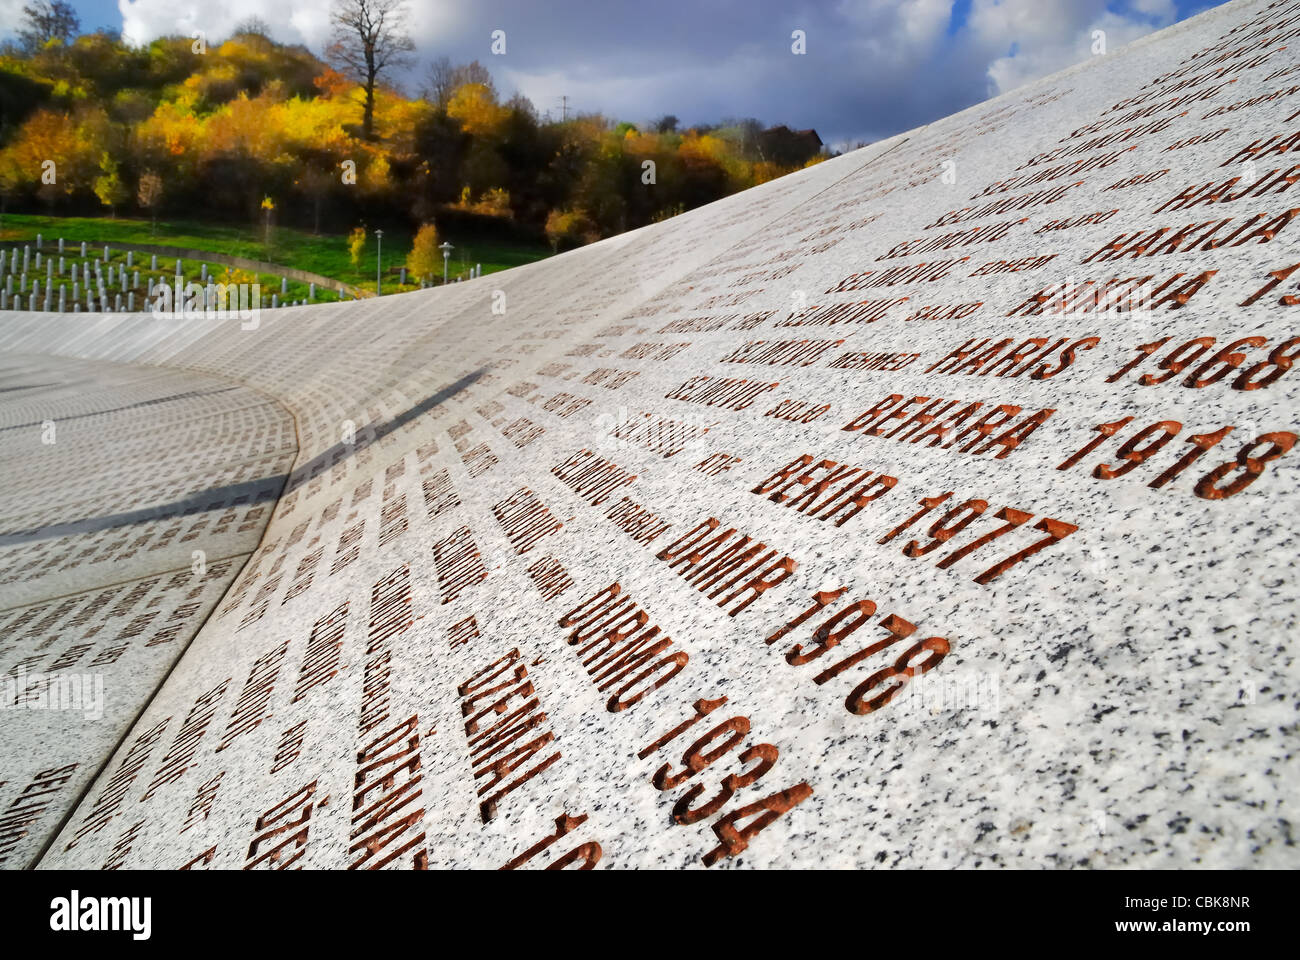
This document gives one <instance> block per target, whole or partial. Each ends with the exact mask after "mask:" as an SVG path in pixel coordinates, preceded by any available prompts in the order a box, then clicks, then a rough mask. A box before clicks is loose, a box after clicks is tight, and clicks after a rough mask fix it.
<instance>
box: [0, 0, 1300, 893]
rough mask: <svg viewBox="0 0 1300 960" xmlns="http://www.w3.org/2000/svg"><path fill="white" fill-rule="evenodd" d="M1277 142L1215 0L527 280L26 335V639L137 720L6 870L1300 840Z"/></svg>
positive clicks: (495, 863) (33, 782)
mask: <svg viewBox="0 0 1300 960" xmlns="http://www.w3.org/2000/svg"><path fill="white" fill-rule="evenodd" d="M1294 145H1300V2H1283V3H1274V4H1271V5H1270V4H1268V3H1263V2H1253V3H1252V2H1236V3H1232V4H1228V5H1226V6H1223V7H1220V8H1217V9H1215V10H1214V11H1211V12H1209V13H1206V14H1203V15H1201V16H1199V17H1196V18H1194V19H1192V20H1189V21H1186V22H1184V23H1182V24H1180V25H1178V26H1176V27H1173V28H1171V29H1169V30H1166V31H1163V32H1162V33H1159V34H1156V35H1153V36H1151V37H1149V38H1146V39H1144V40H1142V41H1140V42H1138V43H1135V44H1133V45H1132V46H1129V47H1127V48H1125V49H1123V50H1119V51H1115V52H1111V53H1109V54H1107V55H1105V56H1097V57H1094V58H1093V59H1092V60H1091V61H1090V62H1087V63H1084V64H1081V65H1079V66H1077V67H1075V68H1073V69H1071V70H1068V71H1066V72H1064V73H1062V74H1058V75H1056V76H1053V77H1050V78H1048V79H1045V80H1042V81H1039V82H1036V83H1033V84H1030V85H1028V86H1026V87H1023V88H1021V89H1019V90H1016V91H1014V92H1012V93H1010V94H1007V95H1005V96H1002V97H999V98H998V99H996V100H992V101H989V102H987V103H983V104H981V105H979V106H977V107H974V108H971V109H970V110H967V111H965V112H963V113H961V114H958V115H955V116H952V117H948V118H946V119H944V120H941V121H939V122H936V123H933V124H930V125H929V126H926V127H923V128H920V129H917V130H913V131H910V132H908V133H906V134H902V135H900V136H897V137H894V138H892V139H890V140H887V141H884V142H881V143H877V144H873V145H871V146H869V147H866V148H864V149H861V150H858V151H855V152H853V153H851V154H848V155H846V156H843V157H840V158H837V159H834V160H830V161H827V162H825V163H822V164H819V165H817V166H815V167H812V168H810V169H807V170H805V171H802V172H801V173H798V174H795V175H792V176H789V177H785V178H783V179H781V180H778V181H775V182H772V183H768V184H765V185H763V186H761V187H758V188H755V189H753V190H750V191H747V192H745V193H743V194H741V195H738V196H735V197H732V198H729V199H726V200H723V201H720V202H718V203H715V204H712V205H710V206H707V207H704V208H702V209H699V210H696V211H693V212H691V213H688V214H685V215H682V216H678V217H675V218H673V219H671V220H669V221H667V222H664V223H661V224H658V225H655V226H653V227H649V228H646V229H642V230H638V231H634V232H632V233H629V234H626V235H624V236H620V237H617V238H614V239H612V240H608V241H604V242H602V243H598V244H594V245H592V246H590V247H586V248H583V249H581V250H577V251H574V252H571V253H566V254H563V255H560V256H558V257H554V258H551V259H549V260H546V261H543V262H540V263H537V264H533V265H530V266H526V267H521V268H518V269H515V270H512V271H509V272H508V273H505V274H499V275H494V276H488V277H484V278H480V279H478V280H474V281H471V282H468V283H463V284H458V285H455V286H452V287H449V288H445V289H440V290H432V291H427V292H422V293H412V294H406V295H402V296H395V297H389V298H383V299H381V300H377V301H360V302H349V303H343V304H332V305H320V306H309V307H298V308H286V309H280V310H275V311H268V312H265V313H263V314H262V316H261V320H260V325H259V326H258V327H257V329H252V330H249V329H243V328H242V327H241V324H240V321H239V320H236V319H220V318H209V319H204V318H191V319H188V320H184V321H181V320H162V319H159V318H156V317H151V316H147V315H113V314H109V315H100V314H93V315H88V314H77V315H52V314H39V313H38V314H31V313H23V314H13V313H10V314H5V315H2V316H0V368H2V369H3V370H4V384H5V386H6V388H7V392H5V393H0V417H2V419H0V429H2V430H3V432H4V435H5V443H4V447H3V450H2V451H0V458H2V459H0V471H2V472H0V476H3V481H4V489H5V491H6V492H5V497H4V509H3V513H4V517H5V522H4V525H3V530H0V534H3V536H0V634H2V636H3V639H2V640H0V655H2V656H3V660H0V667H3V668H5V669H6V670H8V671H9V676H13V675H14V672H15V671H16V670H17V668H18V667H19V665H20V664H22V665H23V669H25V670H27V671H31V672H44V673H47V674H48V673H50V672H53V671H52V668H53V661H54V660H55V659H56V658H58V657H59V656H60V654H63V653H65V652H66V650H67V649H68V648H73V647H76V646H79V645H81V646H85V645H89V646H87V648H86V649H85V650H83V651H81V652H80V653H79V654H77V656H76V657H75V658H73V660H72V661H71V665H70V666H64V667H62V668H61V669H68V670H72V671H75V672H81V673H86V674H92V675H93V674H96V673H98V674H99V675H101V676H102V678H103V681H104V702H105V710H104V713H103V717H102V718H99V719H95V720H89V719H85V718H84V717H82V715H81V714H79V713H73V712H69V711H66V710H65V711H59V712H56V711H52V710H49V709H44V710H32V709H28V710H19V709H17V708H13V709H11V710H8V711H6V712H0V730H2V731H3V733H4V736H3V738H2V739H3V747H0V759H2V760H3V765H2V766H0V771H2V772H0V781H4V782H3V784H0V818H6V817H7V818H9V819H8V820H7V821H5V820H3V819H0V857H7V859H4V860H0V865H3V866H6V867H15V866H23V865H26V864H30V863H32V862H33V861H34V860H38V861H39V863H38V865H39V866H42V867H60V866H77V867H91V868H98V867H119V866H120V867H126V868H132V867H164V868H179V867H183V866H188V867H191V868H200V867H203V868H244V867H251V868H275V867H290V868H298V867H303V868H344V867H356V868H368V867H377V866H382V867H388V868H409V867H413V866H414V867H428V868H430V869H442V868H464V867H476V868H496V867H500V866H503V865H507V864H510V865H514V866H522V867H525V868H529V869H532V868H540V867H546V866H567V867H579V866H583V865H595V866H596V867H598V868H601V869H605V868H629V867H690V868H698V867H702V866H709V867H711V868H712V869H715V870H716V869H729V868H738V867H739V868H743V867H758V868H773V867H837V868H843V867H862V868H878V867H886V868H887V867H932V868H943V867H964V868H974V867H980V868H991V867H1019V868H1053V867H1065V868H1078V867H1197V866H1207V867H1295V866H1298V865H1300V855H1297V853H1296V850H1297V847H1296V845H1295V839H1294V838H1293V836H1292V831H1293V829H1294V828H1293V824H1294V822H1295V820H1296V811H1295V803H1296V801H1295V797H1296V794H1297V788H1298V787H1300V777H1298V775H1297V765H1296V760H1295V757H1294V753H1295V750H1296V690H1295V684H1296V679H1297V676H1296V674H1297V668H1296V660H1295V651H1294V649H1293V642H1294V631H1295V628H1296V616H1297V609H1296V604H1297V591H1296V583H1295V577H1294V569H1295V561H1296V545H1295V543H1296V541H1295V533H1296V531H1295V525H1296V516H1297V511H1296V505H1297V503H1300V489H1298V485H1300V470H1298V469H1297V467H1298V466H1300V451H1296V450H1293V449H1292V446H1293V444H1294V443H1295V440H1296V433H1297V431H1300V406H1298V405H1297V396H1300V374H1298V373H1295V372H1294V371H1293V370H1292V369H1291V366H1292V358H1296V357H1300V339H1297V338H1300V320H1298V318H1300V312H1298V311H1297V310H1296V304H1297V303H1300V299H1298V298H1300V273H1296V274H1294V275H1293V274H1291V273H1290V271H1291V270H1294V269H1295V267H1294V265H1295V264H1296V263H1297V261H1300V243H1298V240H1300V224H1295V223H1292V222H1291V218H1292V217H1294V216H1296V215H1297V214H1300V189H1293V188H1294V184H1296V183H1297V182H1300V168H1296V167H1293V162H1295V161H1294V157H1295V154H1294V152H1293V151H1292V150H1291V148H1292V146H1294ZM1234 178H1235V180H1236V182H1235V183H1228V181H1230V180H1233V179H1234ZM245 326H246V325H245ZM11 386H14V387H21V389H18V390H8V388H9V387H11ZM51 420H52V421H54V422H55V424H56V427H57V430H58V438H57V441H56V442H55V443H53V444H43V443H42V430H43V429H44V424H45V423H46V421H51ZM224 494H232V495H231V496H230V497H229V498H228V499H227V500H221V499H220V496H219V495H224ZM240 497H242V498H244V499H242V500H239V502H238V503H237V504H236V503H233V501H234V500H236V499H238V498H240ZM258 506H265V508H266V512H267V514H269V517H268V516H267V515H261V514H259V515H256V516H248V515H247V514H249V512H250V511H251V510H253V509H256V508H257V507H258ZM146 507H152V508H157V510H156V513H155V514H149V515H147V516H145V515H137V514H136V513H134V512H133V511H141V510H143V509H144V508H146ZM272 511H273V512H272ZM230 512H234V513H236V514H237V516H236V517H233V518H231V519H230V520H224V519H223V518H224V517H225V516H226V515H227V513H230ZM105 518H107V520H105ZM200 521H204V522H200ZM219 526H220V527H223V530H222V532H220V533H218V532H217V529H216V528H217V527H219ZM173 527H175V528H176V530H175V531H174V532H172V533H170V534H168V530H170V529H171V528H173ZM155 528H157V529H155ZM191 533H192V534H195V536H194V537H193V538H192V539H189V535H190V534H191ZM146 535H151V536H153V537H154V538H156V539H157V540H163V541H165V543H164V544H163V547H161V548H159V550H158V551H156V552H154V553H151V552H150V550H149V547H150V542H145V541H142V542H141V544H140V545H139V546H137V547H135V553H134V555H133V556H131V557H129V558H127V559H124V560H116V559H107V558H109V557H110V555H112V554H113V553H114V552H115V551H116V552H126V551H127V550H130V549H132V545H133V544H134V543H135V541H136V539H137V538H138V537H140V538H143V537H145V536H146ZM259 538H260V540H259ZM83 550H90V551H91V552H90V553H88V554H86V556H85V557H81V556H80V555H81V553H82V552H83ZM95 551H101V552H98V553H97V552H95ZM193 551H203V553H204V556H205V557H206V567H205V572H203V573H202V574H200V573H198V572H196V571H195V569H191V567H192V562H193V557H192V553H193ZM250 554H251V555H250ZM101 559H103V560H104V563H103V564H101ZM245 559H247V562H246V563H245ZM78 560H81V561H82V562H81V564H80V565H78V563H77V562H76V561H78ZM223 564H224V565H225V566H226V569H224V570H221V571H220V572H215V571H216V568H217V567H219V566H221V565H223ZM101 565H102V566H104V569H102V570H101V569H99V568H100V567H101ZM109 567H111V570H110V569H109ZM223 578H224V579H223ZM140 583H149V584H150V586H149V587H147V588H145V589H144V591H143V592H140V593H138V595H136V596H135V597H134V599H133V600H132V604H134V606H124V607H121V608H120V609H119V608H118V607H117V606H110V605H111V604H119V603H120V602H121V600H122V598H123V597H125V596H128V595H130V594H132V593H134V592H135V585H137V584H140ZM227 585H229V588H228V589H227ZM109 589H115V590H116V593H115V595H114V596H112V597H105V598H103V599H102V600H96V599H95V597H96V594H97V593H99V592H100V591H107V590H109ZM149 591H153V593H149ZM82 598H86V599H85V600H84V602H83V600H82ZM73 599H77V600H78V603H77V604H73V603H71V601H72V600H73ZM182 606H184V607H186V608H188V612H187V613H185V614H184V615H183V616H180V617H179V618H178V620H177V622H178V623H179V624H180V627H179V629H178V630H176V631H175V633H174V636H173V637H172V639H171V640H170V641H169V642H170V646H169V645H168V642H164V643H162V644H160V645H156V646H153V647H150V646H148V642H149V640H150V638H151V637H152V636H153V635H154V633H155V632H156V631H157V630H158V628H159V627H161V626H163V625H164V624H167V623H168V621H169V618H171V617H172V616H173V615H174V614H173V611H174V610H175V609H177V608H178V607H182ZM137 608H138V609H137ZM151 609H152V611H154V612H156V613H157V620H156V621H153V620H151V621H150V623H148V624H146V625H145V626H144V627H140V628H138V629H136V628H129V629H128V624H130V623H131V622H133V621H134V619H135V618H137V617H140V616H142V615H143V614H145V613H148V612H150V610H151ZM196 629H197V633H195V630H196ZM133 631H134V632H133ZM191 638H192V639H191ZM123 644H125V645H126V650H125V651H124V652H123V653H122V654H121V655H120V657H121V659H119V660H117V661H116V662H115V663H114V664H110V665H103V664H101V665H100V666H95V662H96V660H97V658H99V657H101V656H102V655H103V654H104V651H105V650H106V649H109V648H111V647H118V646H122V645H123ZM186 644H188V647H187V646H186ZM69 656H71V654H69ZM128 665H129V666H128ZM169 670H170V673H168V671H169ZM164 677H165V679H164ZM155 688H156V692H155ZM723 698H725V702H723ZM137 713H138V716H137ZM105 757H107V758H108V759H107V762H104V759H105ZM101 764H102V769H101ZM69 765H75V770H74V771H72V772H71V773H69V774H68V775H67V776H64V775H63V774H62V773H60V772H59V771H61V770H64V768H66V767H67V766H69ZM96 772H97V777H96V778H95V779H94V781H93V784H92V783H90V779H91V777H92V776H95V774H96ZM33 798H36V799H33ZM36 807H39V810H37V811H36V813H35V814H31V811H32V810H33V809H34V808H36ZM6 822H7V824H8V826H5V825H4V824H5V823H6ZM6 830H8V833H5V831H6ZM14 837H17V839H13V838H14ZM42 851H43V852H42Z"/></svg>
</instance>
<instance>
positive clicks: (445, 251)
mask: <svg viewBox="0 0 1300 960" xmlns="http://www.w3.org/2000/svg"><path fill="white" fill-rule="evenodd" d="M438 249H439V250H441V251H442V282H443V283H444V284H445V283H446V282H447V261H448V260H450V259H451V252H452V251H453V250H455V249H456V248H455V247H453V246H452V245H451V244H450V243H443V244H441V245H440V246H439V247H438Z"/></svg>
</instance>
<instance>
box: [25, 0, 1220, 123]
mask: <svg viewBox="0 0 1300 960" xmlns="http://www.w3.org/2000/svg"><path fill="white" fill-rule="evenodd" d="M24 2H25V0H0V33H3V32H7V31H10V30H12V29H13V28H14V25H15V24H16V23H17V22H18V20H19V11H20V10H21V8H22V5H23V3H24ZM72 3H73V6H74V7H75V8H76V10H77V12H78V13H79V15H80V16H81V22H82V27H83V29H86V30H91V29H94V28H96V27H101V26H104V27H110V28H112V29H116V30H121V31H122V34H123V36H124V37H125V38H127V39H128V40H130V41H133V42H144V41H147V40H150V39H152V38H154V37H157V36H159V35H162V34H169V33H173V34H174V33H180V34H185V35H190V34H192V32H193V31H195V30H203V31H204V32H205V33H206V35H207V36H208V37H209V38H213V37H215V38H220V37H222V36H223V35H225V34H226V33H228V31H229V30H230V28H231V27H233V26H234V25H235V24H236V23H238V22H239V21H241V20H243V19H244V18H246V17H248V16H254V15H255V16H259V17H261V18H262V19H263V20H265V21H266V22H267V23H269V24H270V26H271V29H272V33H273V34H274V36H275V37H276V39H278V40H282V41H287V42H293V43H303V44H306V45H307V46H309V47H311V48H312V49H313V50H315V51H317V52H319V51H320V50H321V49H322V48H323V46H324V44H325V41H326V40H327V38H328V36H329V8H330V0H279V2H275V3H269V4H268V3H267V2H266V0H221V2H219V3H214V2H212V0H72ZM1216 5H1217V0H802V2H800V0H653V2H649V0H409V4H408V6H409V10H410V26H411V33H412V36H413V37H414V39H415V42H416V45H417V49H418V59H419V66H418V67H417V68H416V69H415V70H414V71H412V72H411V73H409V74H407V75H405V76H403V77H399V78H398V79H399V80H402V81H403V82H404V84H405V85H406V86H407V87H408V89H412V90H414V89H418V86H419V77H420V75H421V74H422V73H423V69H424V66H425V65H426V64H427V63H428V61H429V60H430V59H432V58H433V57H435V56H437V55H439V54H446V55H448V56H450V57H451V58H452V59H453V60H454V61H464V60H471V59H475V58H477V59H478V60H480V61H482V62H483V63H484V64H485V65H486V66H487V67H488V68H489V69H490V70H491V71H492V73H493V76H494V77H495V78H496V81H497V86H498V87H499V88H500V89H501V90H502V91H503V92H504V93H506V94H509V93H512V92H514V91H515V90H519V91H521V92H523V93H524V94H526V95H527V96H528V97H530V98H531V99H532V100H533V102H534V103H535V104H536V105H537V107H538V109H539V110H541V111H543V112H546V111H547V110H551V111H553V112H556V113H558V111H559V108H560V99H559V98H560V97H561V96H562V95H567V96H568V98H569V103H570V109H577V110H579V111H584V112H587V111H594V112H601V113H604V114H606V115H608V116H612V117H615V118H617V119H621V120H632V121H645V120H648V119H651V118H653V117H656V116H659V115H661V114H665V113H672V114H676V115H677V116H679V117H680V118H681V119H682V121H683V122H685V123H692V122H709V121H716V120H718V119H720V118H722V117H747V116H755V117H758V118H760V119H762V120H764V121H765V122H768V123H788V124H790V125H791V126H796V127H809V126H811V127H815V128H816V129H817V131H818V132H819V133H820V134H821V136H822V139H823V140H824V141H826V142H827V143H835V144H845V143H852V142H854V141H857V140H875V139H879V138H880V137H883V136H888V135H890V134H893V133H896V132H898V131H901V130H907V129H910V128H912V127H915V126H917V125H918V124H921V123H925V122H927V121H930V120H933V119H936V118H938V117H941V116H945V115H947V114H949V113H952V112H953V111H955V110H959V109H961V108H963V107H967V106H969V105H971V104H973V103H976V102H978V101H980V100H982V99H984V98H986V97H988V96H990V95H993V94H997V93H1001V92H1004V91H1006V90H1010V89H1012V88H1013V87H1016V86H1018V85H1020V84H1021V83H1024V82H1026V81H1027V80H1032V79H1035V78H1037V77H1040V76H1044V75H1046V74H1049V73H1053V72H1055V71H1057V70H1060V69H1062V68H1063V67H1066V66H1069V65H1071V64H1073V63H1077V62H1079V61H1081V60H1083V59H1086V58H1087V57H1088V56H1089V55H1090V47H1091V45H1092V33H1093V31H1094V30H1105V31H1106V41H1107V46H1108V47H1109V48H1111V49H1114V48H1116V47H1119V46H1121V45H1123V44H1125V43H1127V42H1129V41H1131V40H1134V39H1136V38H1138V37H1140V36H1142V35H1144V34H1147V33H1150V32H1152V31H1153V30H1158V29H1160V28H1161V27H1165V26H1168V25H1169V24H1171V23H1175V22H1177V21H1179V20H1183V19H1185V18H1187V17H1189V16H1193V15H1195V14H1197V13H1200V12H1201V11H1203V10H1205V9H1207V8H1209V7H1213V6H1216ZM495 30H504V31H505V35H506V52H505V54H504V55H493V54H492V53H491V49H490V47H491V42H492V40H491V37H492V33H493V31H495ZM795 30H802V31H804V34H805V37H806V41H805V42H806V50H807V52H806V53H805V54H804V55H802V56H797V55H795V54H793V53H792V51H791V46H792V43H793V41H792V39H791V34H792V32H793V31H795Z"/></svg>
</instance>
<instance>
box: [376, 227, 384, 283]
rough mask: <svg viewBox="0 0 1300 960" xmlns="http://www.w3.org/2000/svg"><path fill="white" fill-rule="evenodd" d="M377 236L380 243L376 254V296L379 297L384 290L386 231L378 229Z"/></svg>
mask: <svg viewBox="0 0 1300 960" xmlns="http://www.w3.org/2000/svg"><path fill="white" fill-rule="evenodd" d="M375 237H376V239H377V240H378V244H379V249H378V252H377V254H376V256H375V261H376V262H375V296H377V297H378V296H380V295H381V294H383V292H384V291H383V283H384V231H382V230H376V231H375Z"/></svg>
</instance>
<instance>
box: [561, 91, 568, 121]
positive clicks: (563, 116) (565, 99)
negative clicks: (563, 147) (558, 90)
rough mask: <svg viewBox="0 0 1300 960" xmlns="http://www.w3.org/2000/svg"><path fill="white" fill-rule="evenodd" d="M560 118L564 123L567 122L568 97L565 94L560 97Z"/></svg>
mask: <svg viewBox="0 0 1300 960" xmlns="http://www.w3.org/2000/svg"><path fill="white" fill-rule="evenodd" d="M560 117H561V119H562V120H563V121H564V122H565V123H567V122H568V120H569V95H568V94H567V93H566V94H564V95H563V96H561V97H560Z"/></svg>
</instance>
